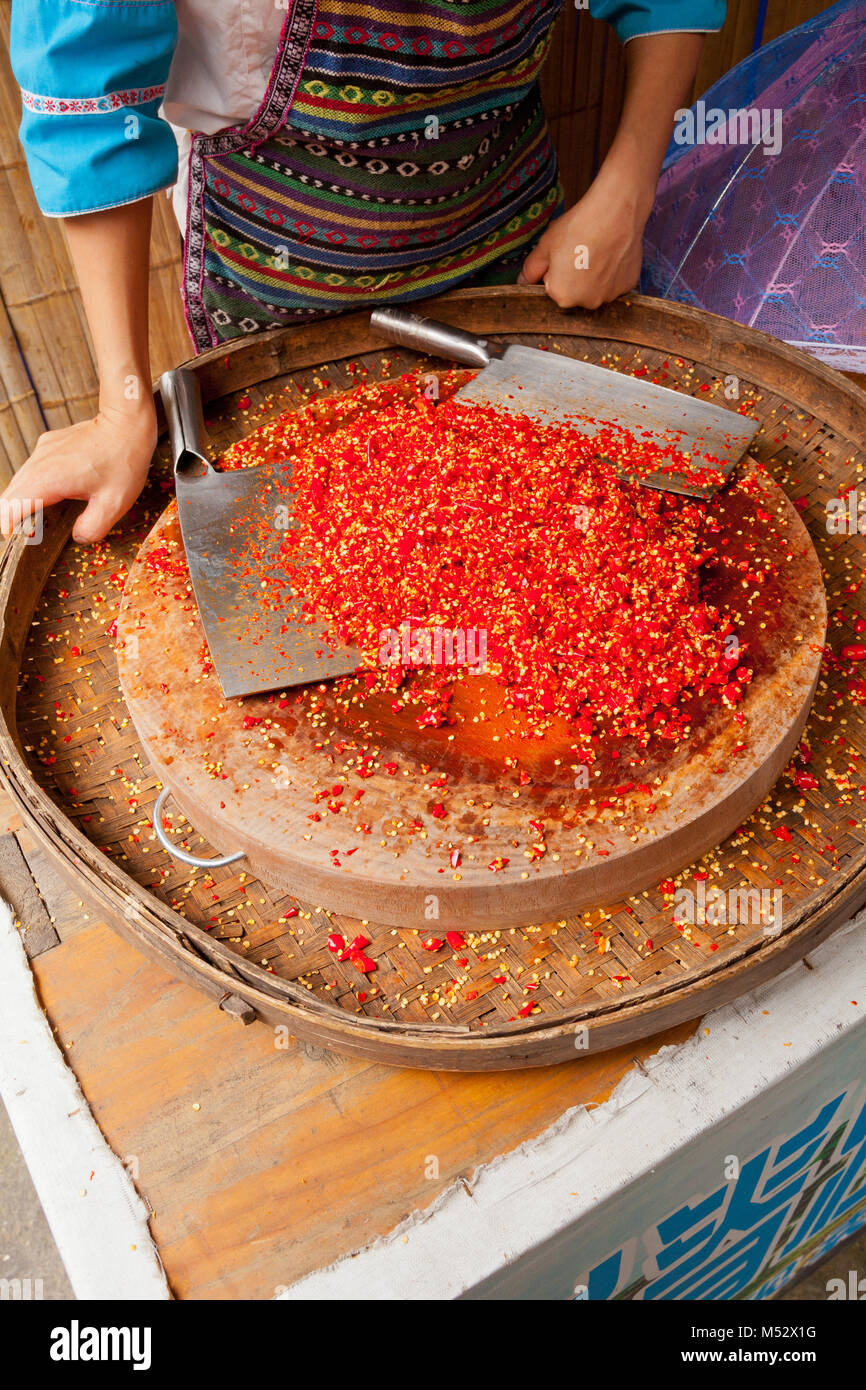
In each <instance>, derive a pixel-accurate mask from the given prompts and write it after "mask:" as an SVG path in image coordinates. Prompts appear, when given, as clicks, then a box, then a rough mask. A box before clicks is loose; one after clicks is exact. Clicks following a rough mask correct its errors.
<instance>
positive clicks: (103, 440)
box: [0, 397, 157, 542]
mask: <svg viewBox="0 0 866 1390" xmlns="http://www.w3.org/2000/svg"><path fill="white" fill-rule="evenodd" d="M156 434H157V431H156V411H155V409H154V406H153V401H152V400H151V399H150V398H149V397H148V398H146V399H145V401H144V402H143V403H142V404H141V405H140V406H137V407H136V408H135V409H130V410H124V409H119V408H117V407H114V408H112V407H110V406H105V407H102V408H101V409H100V411H99V413H98V414H97V415H96V416H95V418H94V419H92V420H82V421H81V422H80V423H79V424H77V425H68V426H67V427H66V428H65V429H59V430H50V431H49V433H48V434H41V435H40V436H39V438H38V439H37V441H36V447H35V449H34V450H33V453H32V454H31V455H30V457H29V459H28V460H27V462H26V463H25V464H23V465H22V467H21V468H19V470H18V472H17V473H16V474H15V476H14V478H13V479H12V481H11V482H10V484H9V486H8V487H7V488H6V491H5V492H4V493H3V495H2V497H0V525H2V530H3V534H4V535H7V536H8V535H9V534H10V533H11V531H12V529H13V526H14V523H15V521H16V520H18V519H19V518H20V517H21V516H28V515H31V514H34V513H36V512H38V511H39V510H40V509H41V508H42V507H50V506H52V505H53V504H54V503H55V502H62V501H64V500H65V499H66V498H80V499H81V500H82V501H85V502H86V503H87V506H86V507H85V508H84V510H83V512H82V513H81V515H80V516H79V517H78V518H77V520H76V522H75V526H74V528H73V532H72V535H73V539H74V540H76V541H81V542H88V541H97V540H101V539H102V537H103V536H104V535H106V533H107V532H108V531H109V530H110V529H111V527H112V526H113V525H114V523H115V521H117V520H118V518H119V517H121V516H123V514H124V512H126V511H127V510H128V509H129V508H130V507H131V506H132V504H133V502H134V501H135V499H136V497H137V496H138V494H139V493H140V492H141V489H142V488H143V487H144V484H145V480H146V479H147V470H148V468H149V466H150V460H151V457H152V455H153V451H154V448H155V446H156Z"/></svg>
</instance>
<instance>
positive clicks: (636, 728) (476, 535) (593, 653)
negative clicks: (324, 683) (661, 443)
mask: <svg viewBox="0 0 866 1390" xmlns="http://www.w3.org/2000/svg"><path fill="white" fill-rule="evenodd" d="M623 449H624V445H623V437H622V432H621V431H620V432H618V433H617V437H616V439H615V440H613V439H610V440H608V439H607V438H606V434H605V430H604V428H603V427H602V428H600V430H599V433H598V434H597V435H596V436H595V437H589V436H587V435H584V434H581V433H578V432H577V431H575V430H571V429H568V428H567V427H559V426H554V425H541V424H538V423H536V422H534V421H533V420H531V419H529V418H528V417H525V416H518V415H504V414H500V413H498V412H496V411H494V410H492V409H489V408H485V407H480V406H477V405H461V404H459V403H457V402H455V401H453V400H450V399H448V400H443V401H438V402H436V401H431V400H428V399H427V398H426V397H425V396H423V395H418V396H417V397H414V398H411V399H408V400H407V399H394V400H391V401H386V402H384V403H383V404H381V406H380V408H378V409H371V410H364V411H361V412H359V413H357V414H356V415H355V416H354V417H353V418H350V419H349V420H348V421H347V422H346V423H344V424H343V426H342V427H341V428H339V429H337V430H335V431H334V432H333V433H331V434H324V435H323V434H319V435H317V436H315V437H314V438H313V441H312V442H311V443H310V444H309V445H307V446H306V447H305V446H304V443H303V441H302V442H301V444H300V447H299V448H298V452H297V455H296V457H295V459H294V461H293V472H292V479H291V488H292V492H293V493H294V511H295V516H296V519H297V521H298V523H299V526H298V528H297V529H296V530H292V531H289V532H288V533H287V535H286V538H285V542H284V545H283V557H282V558H283V561H284V564H285V577H286V579H287V580H288V582H289V584H290V586H291V587H292V588H293V589H294V590H295V592H302V593H304V595H305V596H306V599H307V604H306V609H307V616H308V618H309V620H310V621H311V622H312V621H314V620H316V621H319V622H321V619H322V618H323V617H324V618H325V619H326V620H327V621H328V624H329V628H330V631H331V632H332V634H334V635H335V636H336V637H337V638H338V639H339V640H340V641H342V642H348V643H351V644H353V645H355V646H357V647H358V648H360V649H361V651H362V652H363V653H364V655H365V658H366V660H368V661H369V663H370V667H371V669H375V667H376V666H377V664H378V663H379V659H380V653H381V650H382V643H383V635H384V634H385V633H386V632H387V631H389V630H390V631H393V630H396V629H399V628H400V625H401V623H404V622H406V621H409V622H411V623H412V624H413V625H415V626H416V627H418V626H423V627H426V628H428V629H432V628H440V629H444V630H448V631H450V632H457V631H460V630H461V629H462V630H464V631H466V630H468V629H475V630H476V631H477V632H483V633H484V634H485V636H486V647H487V661H486V665H487V671H488V673H489V674H490V675H491V676H492V677H493V678H494V679H496V680H497V681H499V682H500V683H501V685H502V686H503V687H504V690H505V700H506V703H507V704H509V705H510V706H512V707H514V708H515V709H517V710H520V711H522V712H523V715H524V716H525V719H526V721H527V727H528V729H529V730H530V731H531V732H533V733H540V732H543V730H544V729H545V728H546V727H547V726H548V725H549V723H550V721H551V719H552V718H553V717H556V716H560V717H563V718H565V719H566V720H567V721H569V722H570V723H571V724H572V725H573V727H574V728H575V731H576V733H577V734H579V735H580V736H582V737H588V736H590V735H591V734H593V733H594V732H596V731H597V730H600V729H603V730H604V731H605V732H608V733H612V734H616V735H624V736H634V737H638V738H641V739H644V740H645V739H648V738H649V737H650V736H651V735H653V734H658V735H660V736H661V737H663V738H670V739H676V738H678V737H680V736H681V734H682V731H683V729H684V728H685V727H686V725H687V723H688V718H687V710H686V706H687V703H688V701H689V700H691V699H692V698H693V697H695V696H701V695H703V694H705V693H706V692H707V691H708V690H710V689H711V688H713V693H717V694H719V695H721V697H722V699H723V700H724V701H725V702H726V703H728V704H730V705H733V704H735V703H736V702H737V701H738V700H739V698H740V697H741V695H742V684H741V680H742V679H748V677H749V672H748V671H747V670H746V668H743V667H742V665H741V662H742V652H743V650H744V644H743V643H740V644H739V647H738V646H737V643H734V644H733V648H734V653H735V654H733V655H728V654H727V649H726V643H725V638H726V637H728V636H729V635H730V634H731V633H732V632H733V631H734V626H733V623H732V622H731V619H730V617H729V616H728V615H727V614H722V613H720V612H719V611H718V610H717V609H716V608H714V607H712V606H711V605H710V604H708V603H707V602H705V601H704V600H703V599H702V597H701V570H702V567H703V566H704V565H705V564H706V563H707V562H708V561H709V560H710V559H711V558H712V557H713V556H714V554H715V548H714V545H713V533H714V529H717V523H715V522H714V520H713V517H712V514H711V511H710V509H709V508H708V507H707V505H706V504H704V503H701V502H695V501H693V500H691V499H688V498H683V497H680V496H675V495H673V494H668V493H664V492H660V491H657V490H654V489H650V488H647V487H642V486H640V485H639V484H637V483H634V482H628V481H622V480H620V479H619V478H618V477H617V474H616V470H615V468H614V466H613V465H612V464H611V463H610V462H609V461H608V460H607V458H606V457H605V455H606V454H607V453H610V454H611V455H613V456H616V457H617V458H618V461H619V462H620V464H622V463H623V462H626V463H627V458H625V459H624V455H623ZM648 449H651V446H648V445H647V443H646V442H645V441H642V442H641V444H640V446H639V450H636V452H639V453H640V456H641V461H642V464H643V466H646V465H647V463H648V462H649V463H651V462H652V460H651V459H648V454H647V451H648ZM661 462H664V463H665V464H669V459H667V458H666V459H664V460H662V459H661V457H660V463H661ZM729 645H730V644H729ZM735 667H739V672H738V674H737V675H734V669H733V668H735ZM404 674H405V673H404ZM452 674H453V673H452ZM371 679H372V678H371ZM390 683H391V684H392V685H393V683H394V682H393V679H391V681H390Z"/></svg>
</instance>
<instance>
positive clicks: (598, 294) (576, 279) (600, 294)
mask: <svg viewBox="0 0 866 1390" xmlns="http://www.w3.org/2000/svg"><path fill="white" fill-rule="evenodd" d="M703 42H704V35H703V34H689V33H675V34H647V35H645V36H643V37H640V38H634V39H632V40H631V41H630V42H629V43H628V44H627V45H626V64H627V79H626V92H625V100H624V103H623V110H622V116H621V118H620V122H619V126H618V128H617V132H616V136H615V137H614V141H613V144H612V145H611V147H610V151H609V152H608V155H607V158H606V159H605V161H604V163H603V164H602V166H601V168H600V170H599V172H598V174H597V176H596V178H595V180H594V181H593V183H592V184H591V185H590V188H589V189H588V191H587V192H586V193H585V194H584V196H583V197H582V198H581V199H580V201H579V202H577V203H575V205H574V207H572V208H570V209H569V211H568V212H566V213H564V214H563V215H562V217H559V218H557V219H556V221H555V222H552V223H551V224H550V226H549V228H548V229H547V231H546V232H545V233H544V235H543V236H542V238H541V240H540V241H539V242H538V245H537V246H536V247H535V248H534V250H533V251H531V252H530V254H529V255H528V256H527V258H526V261H525V262H524V266H523V272H522V276H521V281H522V283H524V284H530V285H531V284H537V283H538V282H539V281H541V280H543V281H544V285H545V288H546V290H547V292H548V294H549V295H550V297H551V299H553V300H554V301H555V302H556V303H557V304H558V305H559V306H560V307H561V308H563V309H570V308H574V307H575V306H577V305H580V306H582V307H583V308H587V309H597V308H598V306H599V305H600V304H605V303H607V302H608V301H609V300H611V299H615V298H616V296H617V295H619V294H622V293H624V291H626V290H630V289H633V288H634V286H635V285H636V284H637V281H638V278H639V276H640V268H641V259H642V250H643V230H644V227H645V225H646V222H647V219H648V217H649V215H650V212H651V210H652V205H653V201H654V198H655V190H656V184H657V183H658V178H659V173H660V172H661V166H662V160H663V159H664V155H665V150H666V149H667V147H668V142H669V141H670V138H671V133H672V131H673V127H674V114H675V112H676V111H678V110H680V109H681V108H682V107H683V106H685V105H687V103H688V100H689V95H690V93H691V89H692V83H693V81H694V77H695V73H696V72H697V67H698V59H699V58H700V55H701V48H702V46H703Z"/></svg>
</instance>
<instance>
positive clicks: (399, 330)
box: [370, 309, 492, 367]
mask: <svg viewBox="0 0 866 1390" xmlns="http://www.w3.org/2000/svg"><path fill="white" fill-rule="evenodd" d="M370 326H371V328H378V330H379V332H380V333H383V334H384V336H385V337H386V338H388V339H389V341H390V342H392V343H397V344H399V346H400V347H408V348H417V349H418V351H419V352H430V353H432V354H433V356H434V357H450V358H453V360H454V361H455V362H463V363H465V364H466V366H467V367H487V366H489V365H490V358H491V355H492V354H491V353H490V352H489V351H488V349H487V342H486V340H485V339H484V338H475V337H473V335H472V334H471V333H465V332H464V331H463V329H462V328H452V327H451V326H450V324H447V323H439V322H438V320H437V319H425V318H422V316H421V315H420V314H410V313H409V312H408V311H407V310H406V309H374V310H373V312H372V314H371V315H370Z"/></svg>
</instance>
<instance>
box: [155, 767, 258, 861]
mask: <svg viewBox="0 0 866 1390" xmlns="http://www.w3.org/2000/svg"><path fill="white" fill-rule="evenodd" d="M170 795H171V788H170V787H163V789H162V791H161V792H160V794H159V796H158V797H157V798H156V802H155V804H154V808H153V828H154V830H155V831H156V838H157V839H158V840H159V843H160V844H161V845H162V847H163V849H164V850H167V851H168V853H169V854H170V855H172V857H173V858H175V859H180V861H181V862H182V863H183V864H192V866H193V868H194V869H219V868H220V867H221V866H222V865H223V864H234V862H235V860H236V859H243V857H244V852H243V850H242V849H239V850H237V851H236V852H235V853H234V854H220V855H218V856H217V857H216V858H214V859H202V858H201V857H200V856H199V855H197V854H190V853H189V852H188V851H187V850H185V849H178V848H177V846H176V845H173V844H172V843H171V840H170V839H169V838H168V836H167V835H166V833H165V831H164V830H163V828H162V808H163V807H164V805H165V803H166V801H167V800H168V798H169V796H170Z"/></svg>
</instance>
